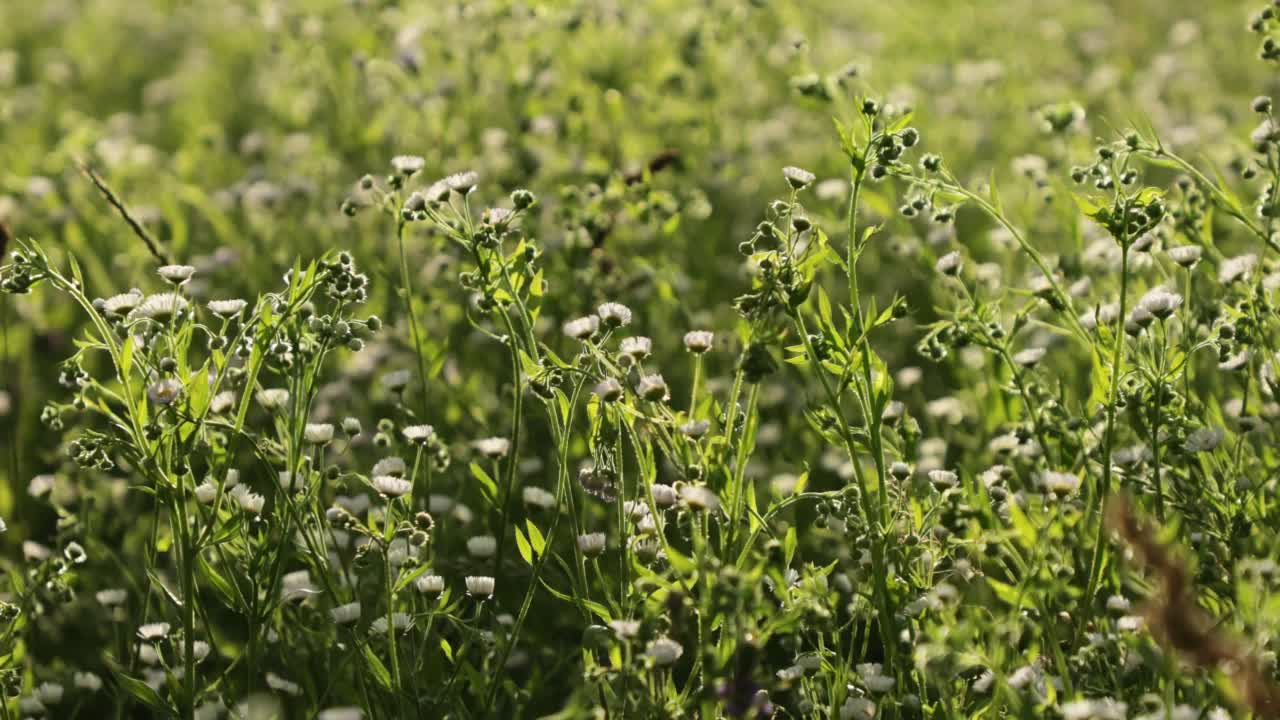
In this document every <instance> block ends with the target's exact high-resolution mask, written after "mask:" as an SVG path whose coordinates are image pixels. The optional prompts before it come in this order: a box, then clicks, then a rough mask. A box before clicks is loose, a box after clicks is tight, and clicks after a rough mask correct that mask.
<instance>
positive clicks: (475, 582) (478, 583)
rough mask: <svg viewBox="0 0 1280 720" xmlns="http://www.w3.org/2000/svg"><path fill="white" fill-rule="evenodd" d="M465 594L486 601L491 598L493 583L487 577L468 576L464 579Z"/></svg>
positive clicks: (491, 579)
mask: <svg viewBox="0 0 1280 720" xmlns="http://www.w3.org/2000/svg"><path fill="white" fill-rule="evenodd" d="M466 584H467V594H469V595H471V596H473V597H478V598H480V599H482V600H483V599H487V598H489V597H492V596H493V587H494V581H493V578H491V577H489V576H487V575H468V576H467V578H466Z"/></svg>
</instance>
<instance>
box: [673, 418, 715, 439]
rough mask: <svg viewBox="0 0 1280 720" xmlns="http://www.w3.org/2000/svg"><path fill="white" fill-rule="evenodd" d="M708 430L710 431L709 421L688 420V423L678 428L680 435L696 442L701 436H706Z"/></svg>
mask: <svg viewBox="0 0 1280 720" xmlns="http://www.w3.org/2000/svg"><path fill="white" fill-rule="evenodd" d="M710 429H711V421H710V420H690V421H689V422H687V423H684V424H683V425H681V426H680V434H682V435H684V436H685V437H687V438H691V439H693V440H697V439H698V438H700V437H702V436H703V435H706V434H707V431H708V430H710Z"/></svg>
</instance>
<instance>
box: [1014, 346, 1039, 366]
mask: <svg viewBox="0 0 1280 720" xmlns="http://www.w3.org/2000/svg"><path fill="white" fill-rule="evenodd" d="M1044 356H1045V349H1044V348H1027V349H1026V350H1023V351H1021V352H1019V353H1016V354H1015V355H1014V356H1013V361H1014V362H1015V363H1017V364H1019V365H1021V366H1022V367H1025V368H1031V367H1035V366H1036V365H1038V364H1040V361H1041V360H1043V359H1044Z"/></svg>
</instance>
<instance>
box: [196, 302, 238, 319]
mask: <svg viewBox="0 0 1280 720" xmlns="http://www.w3.org/2000/svg"><path fill="white" fill-rule="evenodd" d="M248 305H249V303H247V302H245V301H244V300H210V301H209V302H207V303H205V307H207V308H209V312H212V313H213V314H214V315H217V316H218V317H221V318H232V317H235V316H236V315H239V314H240V313H241V312H243V311H244V309H245V307H247V306H248Z"/></svg>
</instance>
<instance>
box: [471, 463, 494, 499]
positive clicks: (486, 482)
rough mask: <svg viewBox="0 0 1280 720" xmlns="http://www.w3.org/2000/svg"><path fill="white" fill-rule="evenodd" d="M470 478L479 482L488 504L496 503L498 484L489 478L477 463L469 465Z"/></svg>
mask: <svg viewBox="0 0 1280 720" xmlns="http://www.w3.org/2000/svg"><path fill="white" fill-rule="evenodd" d="M471 476H472V477H474V478H475V479H476V480H479V481H480V487H481V488H483V489H484V491H485V494H486V495H487V496H488V498H489V500H490V502H496V501H497V499H498V484H497V483H495V482H494V481H493V478H491V477H489V473H487V472H485V470H484V468H482V467H480V465H479V464H478V463H471Z"/></svg>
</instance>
